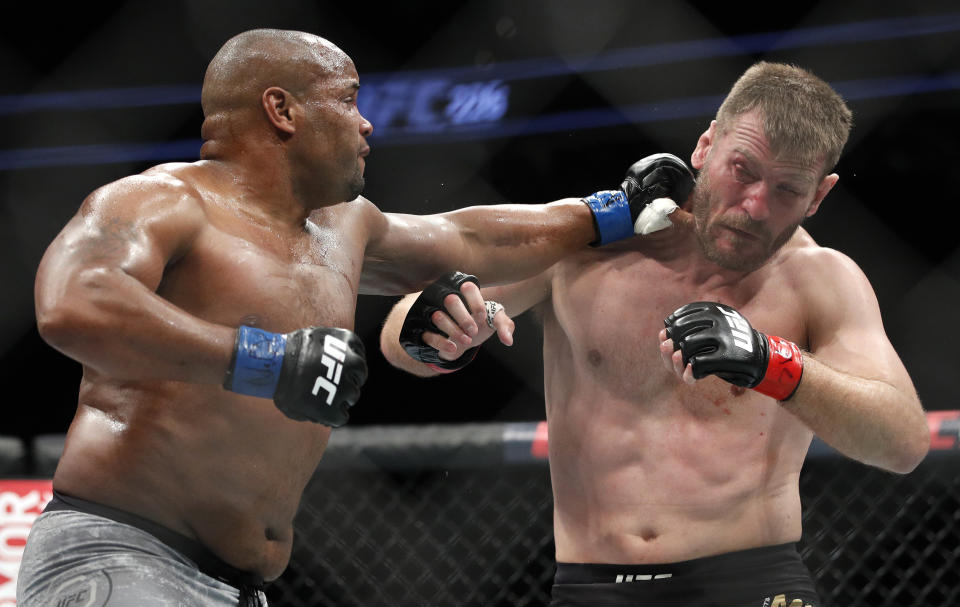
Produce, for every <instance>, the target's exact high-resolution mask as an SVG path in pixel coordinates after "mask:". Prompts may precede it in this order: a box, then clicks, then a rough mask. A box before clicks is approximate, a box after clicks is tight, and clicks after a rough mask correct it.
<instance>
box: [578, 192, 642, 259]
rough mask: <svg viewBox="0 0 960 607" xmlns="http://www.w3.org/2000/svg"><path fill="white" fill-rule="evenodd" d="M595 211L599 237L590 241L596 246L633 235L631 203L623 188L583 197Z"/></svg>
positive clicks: (594, 215)
mask: <svg viewBox="0 0 960 607" xmlns="http://www.w3.org/2000/svg"><path fill="white" fill-rule="evenodd" d="M583 202H584V203H586V205H587V206H588V207H590V212H591V213H593V225H594V228H595V231H596V233H597V239H596V240H594V241H593V242H591V243H590V246H592V247H596V246H601V245H605V244H608V243H611V242H614V241H616V240H622V239H624V238H630V237H631V236H633V217H632V215H631V214H630V203H629V202H628V201H627V195H626V194H624V193H623V191H622V190H602V191H600V192H595V193H593V194H590V195H589V196H587V197H586V198H584V199H583Z"/></svg>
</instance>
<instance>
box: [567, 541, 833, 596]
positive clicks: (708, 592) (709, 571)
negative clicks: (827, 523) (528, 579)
mask: <svg viewBox="0 0 960 607" xmlns="http://www.w3.org/2000/svg"><path fill="white" fill-rule="evenodd" d="M821 605H822V603H821V602H820V599H819V598H818V597H817V592H816V590H815V589H814V586H813V580H812V579H811V577H810V572H809V571H808V570H807V568H806V566H804V564H803V561H801V560H800V554H799V553H798V552H797V549H796V547H795V546H794V545H793V544H783V545H780V546H769V547H764V548H753V549H750V550H743V551H740V552H731V553H728V554H720V555H716V556H708V557H705V558H700V559H695V560H691V561H683V562H680V563H666V564H663V565H606V564H604V565H594V564H580V563H557V573H556V576H555V577H554V584H553V591H552V600H551V602H550V607H628V606H630V607H641V606H642V607H821Z"/></svg>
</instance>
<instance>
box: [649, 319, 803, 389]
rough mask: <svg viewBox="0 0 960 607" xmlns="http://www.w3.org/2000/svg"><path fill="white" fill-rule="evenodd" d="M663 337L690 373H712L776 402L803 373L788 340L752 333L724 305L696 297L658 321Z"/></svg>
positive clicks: (797, 351)
mask: <svg viewBox="0 0 960 607" xmlns="http://www.w3.org/2000/svg"><path fill="white" fill-rule="evenodd" d="M663 323H664V325H665V326H666V329H665V335H662V336H663V337H665V338H666V339H669V340H672V342H673V349H674V351H679V352H680V354H681V356H682V361H683V366H684V367H686V366H687V365H690V368H691V370H692V373H693V377H694V378H696V379H700V378H702V377H705V376H707V375H716V376H717V377H719V378H720V379H723V380H726V381H728V382H730V383H732V384H734V385H737V386H742V387H744V388H753V389H754V390H756V391H757V392H760V393H762V394H766V395H767V396H771V397H773V398H775V399H777V400H780V401H782V400H786V399H788V398H790V396H792V395H793V392H794V391H795V390H796V388H797V385H798V384H799V383H800V378H801V376H802V375H803V355H802V354H801V352H800V348H799V347H797V345H796V344H794V343H793V342H790V341H787V340H785V339H783V338H780V337H776V336H767V335H764V334H763V333H761V332H759V331H757V330H756V329H754V328H753V327H752V326H750V323H749V322H747V320H746V319H745V318H744V317H743V316H742V315H741V314H740V313H739V312H737V311H736V310H734V309H733V308H731V307H730V306H726V305H723V304H721V303H715V302H708V301H698V302H694V303H690V304H687V305H685V306H683V307H681V308H679V309H677V310H676V311H675V312H674V313H673V314H671V315H670V316H668V317H667V318H666V319H665V320H664V321H663Z"/></svg>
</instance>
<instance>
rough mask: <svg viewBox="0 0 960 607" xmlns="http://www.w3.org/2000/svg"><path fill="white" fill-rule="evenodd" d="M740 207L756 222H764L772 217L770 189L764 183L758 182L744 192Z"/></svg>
mask: <svg viewBox="0 0 960 607" xmlns="http://www.w3.org/2000/svg"><path fill="white" fill-rule="evenodd" d="M740 206H741V207H743V209H744V210H745V211H746V212H747V214H748V215H750V218H751V219H753V220H754V221H764V220H766V219H768V218H769V217H770V188H769V187H767V184H766V183H764V181H763V180H762V179H761V180H757V181H756V182H754V183H752V184H750V186H749V187H747V188H746V191H745V192H744V198H743V202H741V203H740Z"/></svg>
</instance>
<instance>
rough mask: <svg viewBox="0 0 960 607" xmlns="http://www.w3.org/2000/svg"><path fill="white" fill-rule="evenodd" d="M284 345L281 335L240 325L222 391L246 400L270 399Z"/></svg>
mask: <svg viewBox="0 0 960 607" xmlns="http://www.w3.org/2000/svg"><path fill="white" fill-rule="evenodd" d="M286 345H287V336H286V335H284V334H282V333H270V332H269V331H264V330H262V329H256V328H254V327H248V326H246V325H241V326H240V327H239V328H238V329H237V339H236V342H234V346H233V357H232V358H231V359H230V365H229V366H228V367H227V374H226V376H225V377H224V379H223V387H224V388H225V389H227V390H230V391H231V392H237V393H238V394H246V395H247V396H258V397H260V398H273V395H274V393H275V392H276V391H277V382H278V381H279V380H280V369H281V368H282V367H283V355H284V352H285V351H286Z"/></svg>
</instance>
